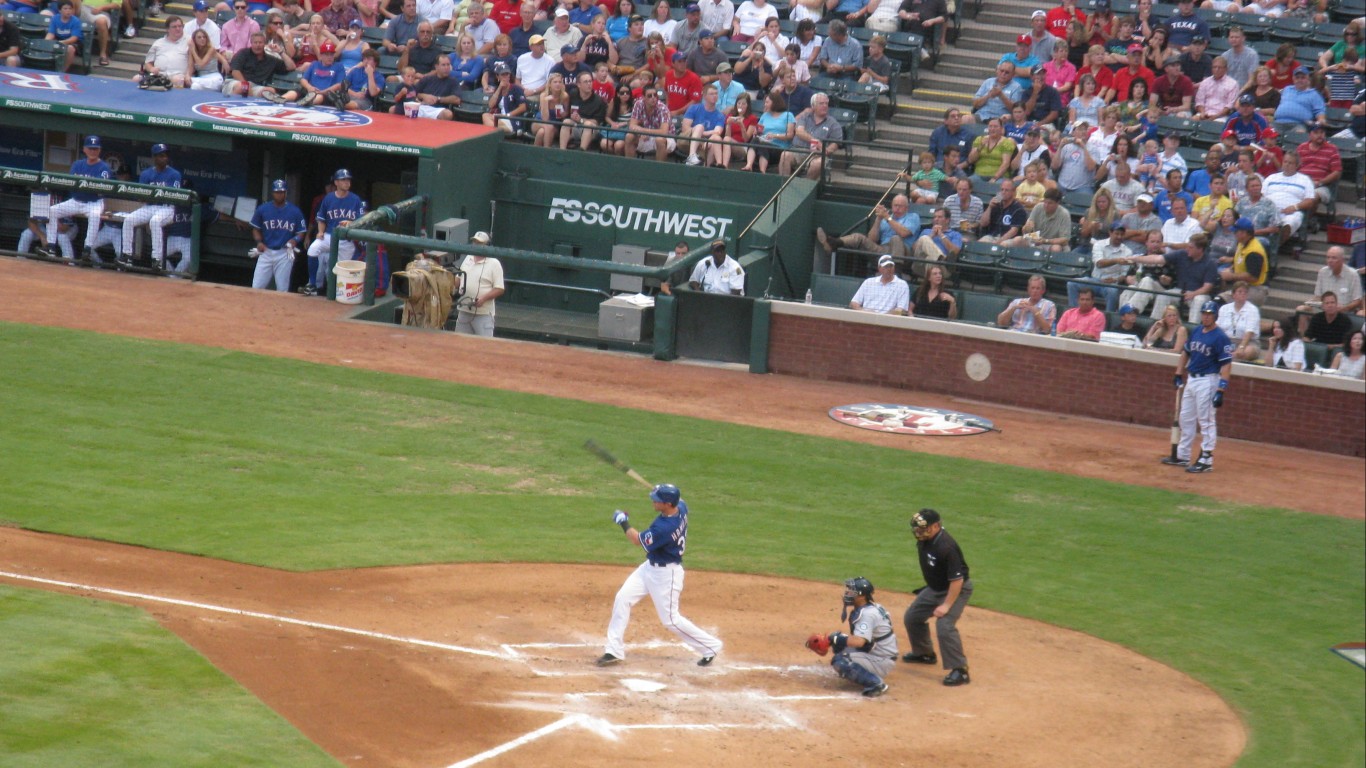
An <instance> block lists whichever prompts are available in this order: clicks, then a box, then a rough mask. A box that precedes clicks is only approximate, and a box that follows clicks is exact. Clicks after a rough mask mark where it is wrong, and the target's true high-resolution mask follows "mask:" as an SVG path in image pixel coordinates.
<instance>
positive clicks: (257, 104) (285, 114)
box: [194, 99, 370, 128]
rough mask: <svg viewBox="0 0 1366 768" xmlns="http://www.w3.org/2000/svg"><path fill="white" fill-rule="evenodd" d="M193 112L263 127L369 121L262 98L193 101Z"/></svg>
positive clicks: (342, 125)
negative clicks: (198, 102) (201, 102)
mask: <svg viewBox="0 0 1366 768" xmlns="http://www.w3.org/2000/svg"><path fill="white" fill-rule="evenodd" d="M194 111H195V112H197V113H199V114H201V115H203V116H204V117H208V118H211V119H214V120H222V121H224V122H229V123H243V124H245V125H259V126H262V127H265V128H356V127H359V126H362V125H369V124H370V118H368V117H366V116H365V115H361V114H357V113H355V112H342V111H339V110H335V109H330V108H327V107H307V108H305V107H295V106H291V105H289V104H272V103H270V102H268V101H265V100H264V99H249V100H245V101H243V100H235V101H210V102H205V103H203V104H196V105H195V107H194Z"/></svg>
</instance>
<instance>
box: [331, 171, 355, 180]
mask: <svg viewBox="0 0 1366 768" xmlns="http://www.w3.org/2000/svg"><path fill="white" fill-rule="evenodd" d="M349 178H351V172H350V171H348V170H346V169H345V168H338V169H337V172H336V173H334V174H332V180H333V181H341V180H342V179H349Z"/></svg>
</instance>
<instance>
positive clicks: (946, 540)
mask: <svg viewBox="0 0 1366 768" xmlns="http://www.w3.org/2000/svg"><path fill="white" fill-rule="evenodd" d="M911 531H912V532H913V533H914V534H915V549H916V554H917V555H918V556H919V559H920V575H921V576H923V577H925V586H923V587H921V588H920V589H917V590H916V591H915V600H913V601H912V602H911V605H910V607H908V608H907V609H906V614H905V616H903V617H902V621H903V622H904V623H905V624H906V634H907V635H908V636H910V638H911V652H910V653H908V654H906V655H905V656H902V657H901V660H902V661H904V662H906V663H908V664H933V663H935V662H936V661H938V660H939V659H938V657H936V656H935V655H934V646H933V645H932V644H931V643H930V624H929V622H930V617H931V616H933V617H934V618H935V619H936V621H935V625H934V629H935V634H936V635H938V637H939V652H940V653H941V654H943V655H944V669H947V670H949V674H948V675H946V676H945V677H944V685H947V686H957V685H966V684H967V683H970V682H972V680H971V678H970V677H968V657H967V656H966V655H965V654H964V653H963V638H962V637H961V636H960V635H959V634H958V619H959V617H961V616H962V615H963V609H964V608H967V607H968V599H969V598H971V597H972V581H971V579H969V578H968V563H967V561H966V560H964V559H963V550H962V548H961V547H959V546H958V542H957V541H955V540H954V538H953V537H952V536H950V535H949V532H948V531H946V530H944V524H943V522H942V521H941V520H940V517H939V513H938V512H936V511H935V510H933V509H922V510H920V511H919V512H917V513H915V515H914V516H912V517H911Z"/></svg>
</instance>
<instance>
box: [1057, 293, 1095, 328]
mask: <svg viewBox="0 0 1366 768" xmlns="http://www.w3.org/2000/svg"><path fill="white" fill-rule="evenodd" d="M1104 330H1105V313H1104V312H1101V311H1100V310H1099V309H1096V295H1095V293H1094V292H1093V291H1092V290H1091V289H1090V288H1082V289H1080V290H1078V291H1077V306H1075V307H1073V308H1071V309H1069V310H1067V311H1066V312H1064V313H1062V317H1060V318H1058V328H1057V331H1058V337H1059V338H1064V339H1081V340H1083V341H1100V333H1101V331H1104Z"/></svg>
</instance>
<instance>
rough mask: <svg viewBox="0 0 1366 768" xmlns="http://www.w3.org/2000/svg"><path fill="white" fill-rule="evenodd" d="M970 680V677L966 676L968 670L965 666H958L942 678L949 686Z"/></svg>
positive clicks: (964, 683) (962, 683)
mask: <svg viewBox="0 0 1366 768" xmlns="http://www.w3.org/2000/svg"><path fill="white" fill-rule="evenodd" d="M970 682H972V678H970V677H968V670H967V668H966V667H959V668H958V669H955V670H953V671H952V672H950V673H949V674H948V675H947V676H946V677H945V678H944V685H947V686H949V687H950V688H952V687H953V686H956V685H967V684H968V683H970Z"/></svg>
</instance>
